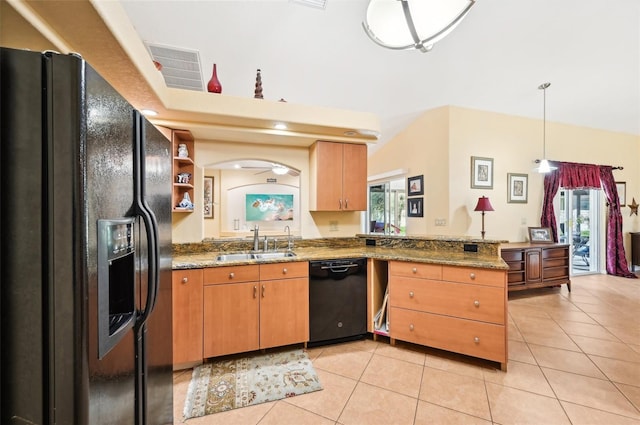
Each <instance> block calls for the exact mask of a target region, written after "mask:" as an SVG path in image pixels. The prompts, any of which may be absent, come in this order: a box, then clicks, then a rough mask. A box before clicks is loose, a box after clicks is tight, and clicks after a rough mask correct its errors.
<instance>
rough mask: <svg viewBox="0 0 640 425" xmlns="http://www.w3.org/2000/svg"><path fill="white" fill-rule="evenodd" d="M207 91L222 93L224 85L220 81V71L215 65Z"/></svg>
mask: <svg viewBox="0 0 640 425" xmlns="http://www.w3.org/2000/svg"><path fill="white" fill-rule="evenodd" d="M207 91H208V92H209V93H222V84H220V80H218V70H217V68H216V64H215V63H214V64H213V75H211V79H210V80H209V83H208V84H207Z"/></svg>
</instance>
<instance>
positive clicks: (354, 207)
mask: <svg viewBox="0 0 640 425" xmlns="http://www.w3.org/2000/svg"><path fill="white" fill-rule="evenodd" d="M342 161H343V173H342V199H343V205H342V209H343V210H345V211H365V210H366V209H367V146H366V145H355V144H348V143H345V144H344V145H343V156H342Z"/></svg>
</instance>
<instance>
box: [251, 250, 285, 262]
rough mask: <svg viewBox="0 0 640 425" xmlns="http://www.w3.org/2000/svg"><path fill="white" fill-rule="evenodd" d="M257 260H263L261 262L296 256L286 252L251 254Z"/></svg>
mask: <svg viewBox="0 0 640 425" xmlns="http://www.w3.org/2000/svg"><path fill="white" fill-rule="evenodd" d="M253 255H254V256H255V257H254V258H256V259H258V260H260V259H263V260H268V259H270V258H287V257H295V256H296V254H295V253H294V252H291V251H286V252H256V253H255V254H253Z"/></svg>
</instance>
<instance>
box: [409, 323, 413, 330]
mask: <svg viewBox="0 0 640 425" xmlns="http://www.w3.org/2000/svg"><path fill="white" fill-rule="evenodd" d="M409 330H410V331H412V330H413V323H412V324H410V325H409Z"/></svg>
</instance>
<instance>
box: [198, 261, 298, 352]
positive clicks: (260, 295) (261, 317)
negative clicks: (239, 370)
mask: <svg viewBox="0 0 640 425" xmlns="http://www.w3.org/2000/svg"><path fill="white" fill-rule="evenodd" d="M308 276H309V266H308V263H307V262H292V263H271V264H262V265H249V266H229V267H216V268H211V269H205V278H204V331H203V332H204V357H205V358H208V357H216V356H222V355H227V354H234V353H242V352H246V351H254V350H257V349H263V348H271V347H278V346H283V345H289V344H295V343H299V342H306V341H308V340H309V278H308Z"/></svg>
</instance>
